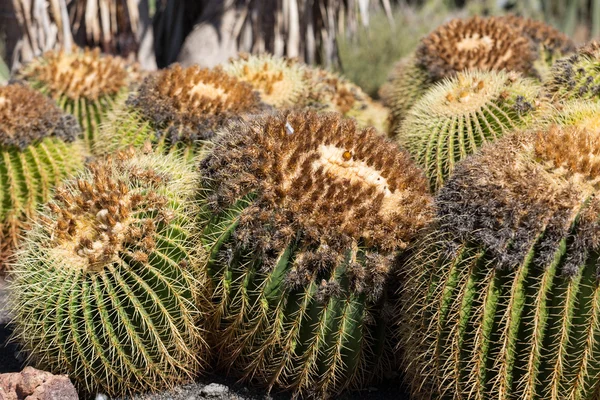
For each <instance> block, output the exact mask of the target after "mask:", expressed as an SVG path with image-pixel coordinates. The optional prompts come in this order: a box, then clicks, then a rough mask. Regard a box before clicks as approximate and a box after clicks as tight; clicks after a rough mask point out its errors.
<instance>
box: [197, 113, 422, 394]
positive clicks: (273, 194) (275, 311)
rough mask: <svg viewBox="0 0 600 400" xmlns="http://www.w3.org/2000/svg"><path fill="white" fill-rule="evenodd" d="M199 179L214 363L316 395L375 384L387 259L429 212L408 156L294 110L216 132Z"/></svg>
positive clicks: (385, 349) (386, 307)
mask: <svg viewBox="0 0 600 400" xmlns="http://www.w3.org/2000/svg"><path fill="white" fill-rule="evenodd" d="M201 175H202V185H201V186H202V190H201V197H202V202H203V204H204V212H203V213H201V226H202V227H203V232H202V239H201V240H202V245H203V248H204V250H205V251H206V253H207V258H208V261H207V264H206V268H207V273H208V274H209V276H210V278H211V279H212V281H213V285H214V294H213V299H214V301H215V303H216V309H215V313H214V323H215V352H216V354H217V355H218V357H219V361H220V364H221V365H222V366H224V367H226V368H227V369H229V370H231V371H233V372H234V373H235V374H238V375H240V376H241V377H243V378H245V379H248V380H253V381H254V382H256V383H258V384H260V385H262V386H264V387H267V388H271V387H273V386H278V387H281V388H287V389H291V390H292V391H294V392H295V393H296V394H305V395H308V394H311V395H315V396H325V395H326V394H334V393H338V392H340V391H341V390H343V389H345V388H348V387H352V388H357V387H361V386H364V385H365V384H367V383H368V382H369V381H371V380H372V379H374V378H379V377H381V376H382V375H383V373H384V372H385V371H386V370H388V369H389V368H390V362H391V358H392V352H391V345H392V342H391V338H392V335H391V333H390V328H391V325H390V324H389V321H390V315H389V311H390V304H389V301H388V298H387V293H386V289H387V286H388V284H389V283H390V280H391V277H392V276H393V274H394V271H395V268H394V264H393V259H394V256H395V255H396V254H397V252H399V251H400V250H402V249H403V248H405V247H406V245H407V244H408V243H410V242H411V240H412V239H413V237H414V236H415V235H416V234H417V232H418V231H419V230H420V228H422V227H423V226H424V225H426V224H427V222H428V221H429V217H430V215H431V214H432V211H431V210H432V209H431V198H430V196H429V195H428V190H427V182H426V180H425V178H424V177H423V175H422V173H421V171H420V170H418V169H417V168H416V167H415V166H414V165H413V164H412V162H411V161H410V159H409V156H408V154H406V153H405V152H403V151H400V150H399V149H398V148H397V147H396V146H395V145H394V144H393V143H391V142H389V141H388V140H387V139H385V138H382V137H381V136H379V135H378V134H377V133H376V132H375V130H374V129H373V128H370V129H365V130H359V129H358V128H357V126H356V122H355V121H353V120H350V119H343V117H342V116H341V115H339V114H337V113H322V114H317V113H315V112H313V111H293V112H285V113H279V114H271V115H264V116H260V117H257V118H255V119H253V120H250V121H240V122H239V123H238V124H236V125H232V126H231V127H229V128H228V130H227V131H226V132H225V133H224V134H223V136H222V137H220V138H219V140H217V141H216V144H215V147H214V148H213V150H212V152H211V153H210V154H209V155H208V156H207V158H206V159H205V160H204V161H203V162H202V164H201Z"/></svg>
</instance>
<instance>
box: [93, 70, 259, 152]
mask: <svg viewBox="0 0 600 400" xmlns="http://www.w3.org/2000/svg"><path fill="white" fill-rule="evenodd" d="M264 108H265V105H264V104H263V103H262V102H261V100H260V97H259V95H258V93H257V92H256V91H254V89H253V88H252V86H250V85H249V84H247V83H245V82H242V81H240V80H239V79H237V78H235V77H231V76H229V75H227V74H225V73H224V72H223V70H222V69H221V68H220V67H217V68H214V69H207V68H200V67H199V66H192V67H188V68H182V67H181V66H179V65H175V66H173V67H171V68H169V69H165V70H161V71H159V72H157V73H155V74H153V75H151V76H149V77H147V78H146V79H145V80H144V81H143V83H142V84H141V85H140V87H139V88H137V90H135V91H134V92H133V93H131V94H130V96H129V98H128V99H127V101H126V102H125V101H123V102H121V104H119V105H118V106H116V107H115V109H114V111H112V112H111V113H110V114H109V115H108V117H107V123H106V124H105V125H103V126H102V127H101V129H100V132H99V134H98V137H99V140H98V142H97V143H96V146H95V149H94V150H95V152H96V153H97V154H103V153H110V152H112V151H115V150H118V149H124V148H127V147H128V146H134V147H143V145H144V144H145V143H147V142H148V143H151V144H153V146H154V147H156V148H157V149H158V150H159V151H161V152H178V153H180V154H183V156H184V157H185V159H193V156H194V155H195V154H196V153H198V152H199V151H200V150H201V149H202V148H203V144H204V143H206V142H207V141H208V140H209V139H210V138H211V137H212V136H213V135H214V134H215V131H216V130H218V128H220V127H222V126H223V125H224V124H225V123H226V122H227V121H229V120H230V119H232V118H238V117H240V116H243V115H246V114H252V113H257V112H260V111H261V110H263V109H264Z"/></svg>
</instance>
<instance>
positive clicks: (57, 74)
mask: <svg viewBox="0 0 600 400" xmlns="http://www.w3.org/2000/svg"><path fill="white" fill-rule="evenodd" d="M129 68H130V67H129V66H128V65H127V64H126V62H125V60H124V59H122V58H119V57H113V56H109V55H104V54H100V51H99V50H98V49H97V48H96V49H94V50H89V49H85V50H84V49H74V50H73V52H65V51H62V50H61V51H49V52H46V53H45V54H44V55H43V56H42V57H40V58H37V59H34V60H33V61H32V62H31V63H29V64H28V65H26V66H25V67H24V68H23V69H22V71H20V72H19V74H18V76H19V77H20V78H22V79H24V80H25V81H27V82H28V83H29V84H30V85H31V86H32V87H33V88H34V89H37V90H39V91H41V92H42V93H44V94H46V95H48V96H50V97H52V98H53V99H55V100H56V102H57V103H58V105H59V106H60V107H61V108H62V109H63V110H65V111H66V112H68V113H70V114H73V115H74V116H75V117H77V119H78V121H79V123H80V124H81V126H82V128H83V137H84V140H85V143H86V145H87V146H88V149H91V148H92V147H93V144H94V141H95V136H96V134H97V130H98V126H99V125H100V124H101V122H102V120H103V117H104V115H105V114H106V112H107V111H108V110H110V109H111V108H112V107H113V104H114V102H115V101H116V99H118V97H119V95H124V94H125V93H126V92H127V86H128V84H129V77H128V69H129Z"/></svg>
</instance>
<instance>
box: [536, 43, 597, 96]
mask: <svg viewBox="0 0 600 400" xmlns="http://www.w3.org/2000/svg"><path fill="white" fill-rule="evenodd" d="M599 66H600V43H598V42H591V43H589V44H587V45H585V46H583V47H581V48H580V49H578V50H577V53H575V54H573V55H572V56H570V57H566V58H563V59H561V60H558V61H557V62H556V63H555V64H554V66H553V67H552V71H551V77H550V79H549V80H548V81H547V82H546V84H545V88H546V90H547V91H548V93H549V94H550V95H551V96H552V97H553V98H554V99H555V100H561V101H564V100H592V101H598V99H600V74H599V73H598V70H599Z"/></svg>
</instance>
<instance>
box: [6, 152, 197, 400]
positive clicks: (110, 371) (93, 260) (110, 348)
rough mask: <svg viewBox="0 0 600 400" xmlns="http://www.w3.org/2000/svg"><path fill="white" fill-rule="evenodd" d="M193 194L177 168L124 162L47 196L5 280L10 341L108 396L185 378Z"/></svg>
mask: <svg viewBox="0 0 600 400" xmlns="http://www.w3.org/2000/svg"><path fill="white" fill-rule="evenodd" d="M195 184H196V178H195V174H194V172H193V169H192V168H191V167H190V166H188V165H187V164H182V163H178V162H177V161H176V160H175V159H172V158H169V157H165V156H161V155H135V154H133V152H127V153H118V154H117V155H116V156H114V157H113V158H108V159H106V160H100V161H97V162H94V163H92V164H90V166H89V168H88V169H87V170H86V171H85V172H84V173H83V174H82V175H81V176H80V177H79V178H78V179H74V180H69V181H67V182H66V183H65V184H64V185H63V186H59V187H58V188H57V189H56V191H55V193H54V195H53V198H52V200H51V201H50V202H49V203H48V205H47V207H46V208H45V209H44V212H43V216H42V217H40V222H39V224H38V225H36V226H35V227H34V229H33V230H31V231H29V232H28V234H27V236H26V239H25V243H24V246H23V251H22V252H21V253H20V254H19V255H18V257H17V260H16V263H15V268H14V273H13V278H14V280H13V283H12V294H13V302H14V306H15V310H16V315H15V317H14V321H13V323H14V325H15V328H16V339H17V340H18V341H19V342H20V343H21V344H22V345H23V346H24V347H25V349H26V350H27V351H28V352H29V354H30V356H31V358H32V359H33V360H35V361H36V362H37V363H39V364H40V365H42V366H44V368H45V369H49V370H51V371H52V372H54V373H67V374H68V375H69V377H70V378H71V379H73V380H74V381H75V382H76V384H77V385H78V387H79V389H80V390H81V391H83V392H90V393H94V391H97V390H99V391H102V392H104V393H107V394H109V395H110V396H122V395H124V394H127V393H133V392H140V391H151V390H158V389H162V388H165V387H171V386H173V385H174V384H176V383H181V382H183V381H185V380H189V379H191V378H192V377H193V376H194V375H195V373H196V372H197V371H198V368H199V366H200V360H202V359H203V358H204V356H205V353H206V346H205V345H204V342H203V340H202V338H201V335H200V331H199V329H198V328H197V327H196V324H197V323H198V318H199V317H200V314H199V312H198V310H197V308H196V306H195V303H196V301H197V300H198V299H199V296H200V291H199V290H200V289H199V287H198V285H199V284H200V282H199V281H198V279H199V275H197V278H194V277H193V275H192V273H191V272H192V269H193V268H196V267H197V264H196V261H195V260H196V259H197V258H196V257H195V256H194V253H193V252H192V246H193V241H192V238H193V237H194V232H195V231H194V225H193V217H194V215H195V213H196V208H195V205H194V204H195V203H194V202H193V201H190V199H191V198H192V194H193V192H194V190H195ZM198 304H199V305H202V304H204V303H203V302H199V303H198Z"/></svg>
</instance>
